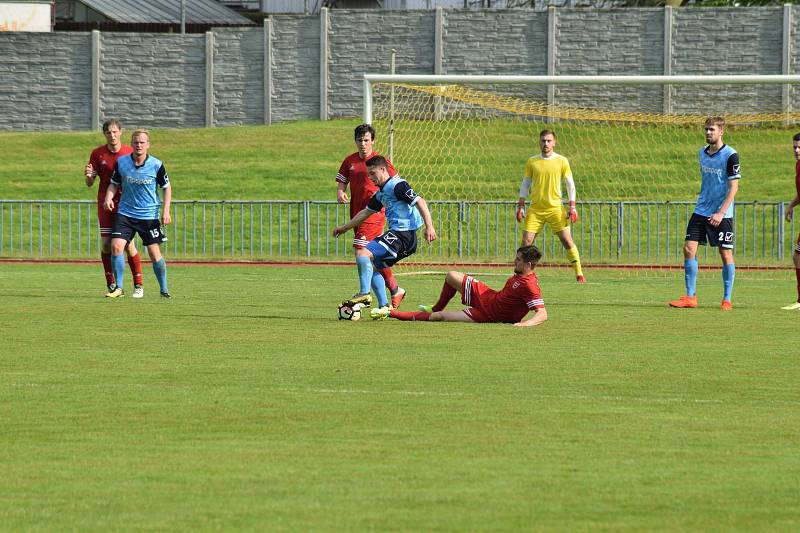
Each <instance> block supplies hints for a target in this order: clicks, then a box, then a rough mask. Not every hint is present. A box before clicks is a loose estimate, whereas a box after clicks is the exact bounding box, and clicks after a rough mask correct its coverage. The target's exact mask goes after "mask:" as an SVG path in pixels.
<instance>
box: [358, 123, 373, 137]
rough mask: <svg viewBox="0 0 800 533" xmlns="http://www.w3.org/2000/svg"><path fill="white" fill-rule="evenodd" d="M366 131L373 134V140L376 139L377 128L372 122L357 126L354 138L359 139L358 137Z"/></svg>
mask: <svg viewBox="0 0 800 533" xmlns="http://www.w3.org/2000/svg"><path fill="white" fill-rule="evenodd" d="M365 133H369V134H370V135H371V136H372V140H373V141H374V140H375V128H373V127H372V124H361V125H360V126H356V130H355V132H354V134H353V139H355V140H356V141H357V140H358V138H359V137H363V136H364V134H365Z"/></svg>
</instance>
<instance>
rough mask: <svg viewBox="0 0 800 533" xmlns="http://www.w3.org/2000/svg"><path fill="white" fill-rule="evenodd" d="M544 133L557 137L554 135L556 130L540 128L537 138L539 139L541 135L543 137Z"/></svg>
mask: <svg viewBox="0 0 800 533" xmlns="http://www.w3.org/2000/svg"><path fill="white" fill-rule="evenodd" d="M545 135H552V136H553V139H558V135H556V132H554V131H553V130H542V131H540V132H539V138H540V139H541V138H542V137H544V136H545Z"/></svg>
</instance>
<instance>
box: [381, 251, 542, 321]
mask: <svg viewBox="0 0 800 533" xmlns="http://www.w3.org/2000/svg"><path fill="white" fill-rule="evenodd" d="M541 258H542V253H541V252H540V251H539V250H538V249H537V248H536V247H535V246H533V245H530V246H521V247H520V248H519V249H518V250H517V255H516V257H514V275H513V276H511V277H510V278H508V280H507V281H506V284H505V286H504V287H503V289H502V290H500V291H495V290H493V289H491V288H489V286H488V285H486V284H485V283H483V282H481V281H478V280H477V279H475V278H473V277H472V276H469V275H467V274H464V273H462V272H454V271H453V272H448V273H447V277H445V280H444V285H443V286H442V293H441V294H440V295H439V301H438V302H436V304H435V305H433V307H431V308H428V307H427V306H420V308H421V309H423V310H422V311H419V312H416V313H414V312H410V311H396V310H386V311H379V312H378V313H379V314H380V315H381V318H389V317H391V318H396V319H398V320H429V321H434V322H478V323H487V322H501V323H507V324H514V326H519V327H525V326H537V325H539V324H541V323H542V322H544V321H545V320H547V310H546V309H545V308H544V300H542V293H541V290H540V289H539V280H538V279H537V278H536V273H535V272H534V271H533V269H534V268H535V267H536V264H537V263H538V262H539V260H540V259H541ZM456 292H460V293H461V303H463V304H464V305H466V306H468V307H467V308H466V309H464V310H463V311H445V310H444V308H445V307H446V306H447V304H448V302H450V300H451V299H452V298H453V296H455V294H456ZM529 311H533V316H532V317H530V318H529V319H527V320H522V319H523V318H525V315H527V314H528V312H529Z"/></svg>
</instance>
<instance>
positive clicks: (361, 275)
mask: <svg viewBox="0 0 800 533" xmlns="http://www.w3.org/2000/svg"><path fill="white" fill-rule="evenodd" d="M356 266H357V267H358V294H369V287H370V284H371V283H372V270H373V269H372V261H370V258H369V257H367V256H366V255H357V256H356Z"/></svg>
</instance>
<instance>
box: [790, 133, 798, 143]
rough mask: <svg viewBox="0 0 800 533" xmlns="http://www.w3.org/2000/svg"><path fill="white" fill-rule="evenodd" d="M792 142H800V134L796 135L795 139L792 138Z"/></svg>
mask: <svg viewBox="0 0 800 533" xmlns="http://www.w3.org/2000/svg"><path fill="white" fill-rule="evenodd" d="M792 140H793V141H795V142H796V141H800V133H795V134H794V137H792Z"/></svg>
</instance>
